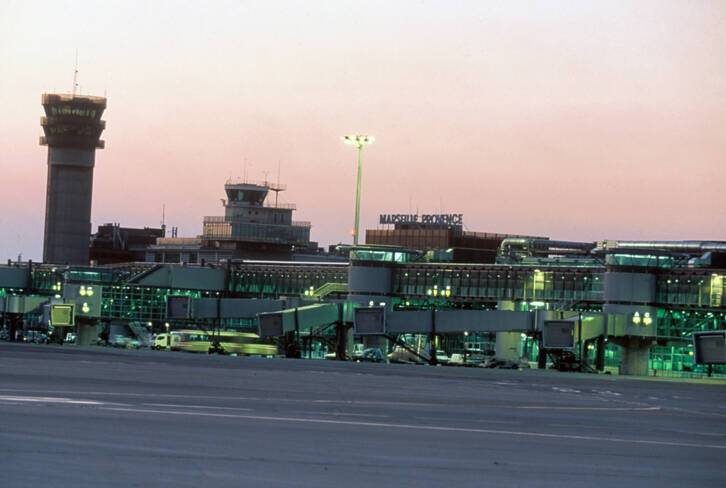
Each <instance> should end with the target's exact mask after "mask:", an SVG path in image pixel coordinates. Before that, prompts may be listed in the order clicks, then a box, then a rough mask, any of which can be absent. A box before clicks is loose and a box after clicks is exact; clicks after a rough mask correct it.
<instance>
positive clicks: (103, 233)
mask: <svg viewBox="0 0 726 488" xmlns="http://www.w3.org/2000/svg"><path fill="white" fill-rule="evenodd" d="M164 234H165V229H164V228H163V227H162V228H159V229H155V228H149V227H144V228H143V229H138V228H131V227H121V226H120V225H119V224H103V225H99V226H98V231H97V232H96V233H95V234H94V235H93V236H92V237H91V251H90V255H91V261H93V262H95V263H96V264H112V263H127V262H132V261H144V260H145V259H146V249H147V248H148V247H149V246H151V245H154V244H156V240H157V239H159V238H162V237H164Z"/></svg>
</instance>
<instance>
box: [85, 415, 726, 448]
mask: <svg viewBox="0 0 726 488" xmlns="http://www.w3.org/2000/svg"><path fill="white" fill-rule="evenodd" d="M99 410H107V411H114V412H136V413H158V414H162V415H191V416H194V415H196V416H199V417H220V418H233V419H235V418H236V419H245V420H267V421H272V422H296V423H311V424H333V425H350V426H353V427H376V428H378V427H382V428H387V429H406V430H426V431H438V432H466V433H471V434H495V435H513V436H522V437H538V438H545V439H570V440H581V441H601V442H617V443H624V444H645V445H655V446H672V447H696V448H699V449H726V445H717V444H695V443H689V442H669V441H653V440H642V439H623V438H619V437H599V436H587V435H571V434H548V433H544V432H525V431H517V430H493V429H477V428H464V427H443V426H436V425H411V424H393V423H385V422H361V421H353V420H328V419H306V418H300V417H270V416H265V415H233V414H225V413H211V412H184V411H177V410H150V409H142V408H121V407H101V408H100V409H99Z"/></svg>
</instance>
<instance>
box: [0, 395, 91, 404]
mask: <svg viewBox="0 0 726 488" xmlns="http://www.w3.org/2000/svg"><path fill="white" fill-rule="evenodd" d="M0 400H1V401H10V402H21V403H23V402H29V403H60V404H66V405H105V403H104V402H99V401H95V400H74V399H72V398H57V397H28V396H13V395H0Z"/></svg>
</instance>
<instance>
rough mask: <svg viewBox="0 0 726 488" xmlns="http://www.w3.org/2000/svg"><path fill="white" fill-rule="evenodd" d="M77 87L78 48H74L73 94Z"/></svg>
mask: <svg viewBox="0 0 726 488" xmlns="http://www.w3.org/2000/svg"><path fill="white" fill-rule="evenodd" d="M77 88H78V49H76V65H75V67H74V68H73V96H74V97H75V96H76V89H77Z"/></svg>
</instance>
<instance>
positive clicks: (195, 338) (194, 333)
mask: <svg viewBox="0 0 726 488" xmlns="http://www.w3.org/2000/svg"><path fill="white" fill-rule="evenodd" d="M210 345H211V342H210V341H209V335H208V334H207V333H206V332H204V331H199V330H175V331H174V332H167V333H164V334H157V335H156V337H154V345H153V346H152V348H153V349H171V350H172V351H193V352H207V350H208V349H209V346H210Z"/></svg>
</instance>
